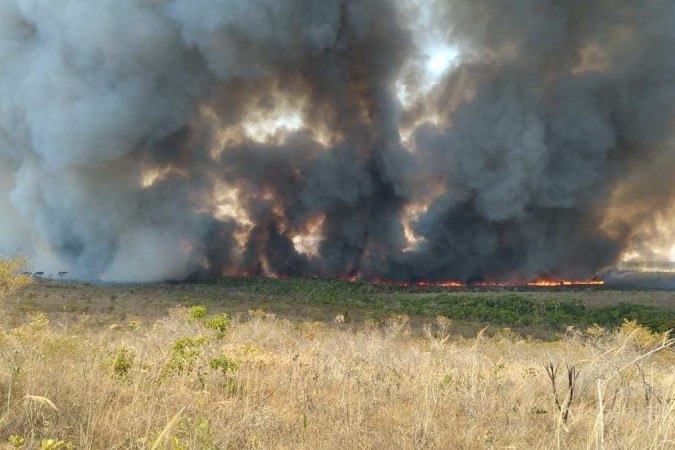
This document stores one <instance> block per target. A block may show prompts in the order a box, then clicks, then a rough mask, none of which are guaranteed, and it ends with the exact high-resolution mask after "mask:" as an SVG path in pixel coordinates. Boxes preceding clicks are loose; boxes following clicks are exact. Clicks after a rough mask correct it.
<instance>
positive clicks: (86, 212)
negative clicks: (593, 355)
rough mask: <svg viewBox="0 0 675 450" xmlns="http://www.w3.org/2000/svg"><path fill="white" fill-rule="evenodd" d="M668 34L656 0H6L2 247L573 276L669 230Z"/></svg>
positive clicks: (212, 269) (221, 262)
mask: <svg viewBox="0 0 675 450" xmlns="http://www.w3.org/2000/svg"><path fill="white" fill-rule="evenodd" d="M674 48H675V3H673V2H672V1H671V0H645V1H639V2H636V1H634V0H568V1H564V2H561V1H557V0H539V1H532V2H528V1H518V0H446V1H440V0H438V1H434V0H406V1H398V0H369V1H359V0H322V1H316V0H249V1H237V0H97V1H94V2H87V1H82V0H60V1H58V2H44V1H37V0H0V252H5V253H10V252H23V253H25V254H27V255H28V256H29V257H31V258H32V260H33V262H34V264H35V267H36V268H38V269H42V270H52V271H57V270H70V271H71V273H73V274H75V275H76V276H78V277H80V278H89V279H103V280H141V281H150V280H161V279H170V278H183V277H188V276H191V275H195V274H198V275H211V276H217V275H222V274H233V273H249V274H256V273H258V274H277V275H326V276H348V275H353V274H360V275H361V276H364V277H381V278H387V279H406V280H418V279H427V280H446V279H457V280H461V281H477V280H483V279H491V280H503V279H509V280H512V279H530V278H533V277H537V276H545V275H546V276H547V275H552V276H561V277H562V276H584V277H585V276H591V275H593V274H594V273H596V272H597V271H599V270H601V269H603V268H605V267H608V266H610V265H612V264H613V263H615V262H616V261H617V260H618V258H620V256H621V255H622V254H624V253H625V252H626V251H627V250H636V249H637V250H641V249H642V250H644V248H647V247H649V245H651V244H653V243H654V242H657V241H659V239H662V238H663V237H664V236H665V235H667V234H668V229H669V225H668V224H665V225H664V220H666V219H665V217H666V216H665V215H664V213H665V212H666V211H667V210H668V208H670V207H671V206H672V200H673V199H675V192H673V191H674V188H675V185H674V184H673V183H672V182H671V181H670V180H671V178H672V176H671V175H670V174H671V173H672V171H671V169H673V168H675V152H674V151H673V146H672V144H673V142H674V141H673V113H674V108H675V77H673V74H674V73H675V53H674V52H673V49H674ZM439 59H440V63H439V62H438V61H439Z"/></svg>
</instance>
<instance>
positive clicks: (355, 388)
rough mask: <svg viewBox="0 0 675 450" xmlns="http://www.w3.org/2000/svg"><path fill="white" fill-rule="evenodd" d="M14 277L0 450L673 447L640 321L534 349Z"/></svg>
mask: <svg viewBox="0 0 675 450" xmlns="http://www.w3.org/2000/svg"><path fill="white" fill-rule="evenodd" d="M25 281H26V280H19V282H18V283H15V284H12V285H10V284H9V283H7V281H3V278H2V275H1V273H0V285H3V286H5V287H6V289H5V291H6V292H5V293H4V295H5V296H6V298H5V300H4V303H3V304H2V306H3V308H4V310H3V315H2V318H1V320H2V322H1V325H2V327H1V330H2V331H1V332H0V442H2V444H0V447H2V448H25V449H29V448H30V449H33V448H37V449H67V448H73V449H115V448H119V449H122V448H135V449H172V450H178V449H227V448H233V449H239V448H265V449H267V448H272V449H333V448H350V449H351V448H409V449H416V448H420V449H421V448H467V449H473V448H502V449H504V448H510V449H523V448H564V449H572V448H607V449H614V448H625V449H629V448H630V449H632V448H655V449H657V448H673V447H674V446H675V411H674V410H675V369H674V368H675V354H674V352H673V351H672V349H671V348H670V346H671V345H672V341H669V340H668V338H667V335H665V334H663V333H657V332H653V331H650V330H648V329H646V328H643V327H641V326H639V325H637V324H636V323H635V322H630V321H627V322H624V323H623V324H622V325H620V326H618V327H600V326H592V325H591V326H585V327H579V326H577V327H570V328H568V329H564V328H563V329H562V330H561V331H558V332H556V333H554V334H551V338H550V339H545V340H542V339H538V338H536V337H533V336H526V335H524V334H521V332H520V331H518V332H516V331H513V329H510V328H506V327H504V326H496V325H491V326H490V327H489V328H488V329H486V330H484V331H482V332H481V331H480V330H481V329H482V327H483V325H482V324H480V325H479V326H476V327H475V328H474V329H473V332H472V333H464V331H463V330H465V329H468V328H470V327H471V324H469V323H461V324H460V323H458V322H456V321H453V320H452V319H448V318H447V317H444V316H438V317H434V316H423V315H420V316H414V317H412V318H411V316H408V315H406V314H403V313H394V312H390V311H387V310H382V309H381V310H379V311H380V313H381V318H380V319H379V320H375V319H372V318H369V317H371V316H372V314H371V313H369V312H366V311H365V310H358V308H352V309H350V310H349V311H348V314H347V316H346V317H345V314H344V312H341V311H343V309H344V308H343V304H340V305H339V306H335V305H330V304H327V305H323V306H322V305H319V304H318V302H314V303H312V302H307V304H304V303H302V302H298V303H293V302H290V303H287V304H286V305H290V306H284V305H280V304H277V303H276V302H275V301H274V298H273V297H271V296H270V295H267V294H263V293H259V294H257V296H256V295H254V294H251V293H250V292H249V291H246V292H244V293H239V294H237V293H236V292H234V291H232V290H231V289H230V290H228V289H225V290H223V289H221V290H220V291H216V290H214V289H215V288H213V287H208V286H189V285H188V286H183V285H165V286H117V287H110V286H108V287H104V286H84V285H76V284H59V283H54V282H44V283H42V284H40V283H33V284H31V285H28V286H25V287H22V286H21V284H23V282H25ZM10 291H12V292H10ZM217 292H220V294H218V293H217ZM289 295H290V294H289ZM382 295H385V294H382ZM603 295H604V294H603ZM274 306H276V307H274ZM225 310H227V311H225ZM226 312H227V313H226ZM463 336H469V337H463ZM547 366H548V368H547ZM549 371H550V373H549ZM552 379H554V380H555V388H554V383H553V382H552V381H553V380H552Z"/></svg>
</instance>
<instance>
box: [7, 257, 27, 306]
mask: <svg viewBox="0 0 675 450" xmlns="http://www.w3.org/2000/svg"><path fill="white" fill-rule="evenodd" d="M25 266H26V260H25V259H24V258H22V257H12V258H9V259H5V258H0V300H4V299H5V298H6V297H7V295H9V294H10V293H12V292H13V291H15V290H16V289H18V288H20V287H22V286H25V285H26V284H28V282H29V281H30V277H29V276H26V275H22V274H21V270H22V269H23V268H24V267H25Z"/></svg>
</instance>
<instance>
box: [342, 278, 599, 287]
mask: <svg viewBox="0 0 675 450" xmlns="http://www.w3.org/2000/svg"><path fill="white" fill-rule="evenodd" d="M349 281H350V282H351V283H356V282H357V281H364V282H367V283H372V284H375V285H391V286H400V287H436V288H470V287H484V288H490V287H541V288H548V287H550V288H553V287H561V286H570V287H574V286H603V285H604V284H605V282H604V280H601V279H599V278H591V279H584V280H564V279H561V280H558V279H549V278H546V279H536V280H531V281H479V282H473V283H463V282H461V281H414V282H408V281H392V280H382V279H379V278H376V279H372V280H361V279H359V277H357V276H351V277H349Z"/></svg>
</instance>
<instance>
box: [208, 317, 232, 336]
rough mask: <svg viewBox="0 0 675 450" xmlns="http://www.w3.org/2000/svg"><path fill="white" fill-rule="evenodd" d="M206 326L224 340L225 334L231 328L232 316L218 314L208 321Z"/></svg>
mask: <svg viewBox="0 0 675 450" xmlns="http://www.w3.org/2000/svg"><path fill="white" fill-rule="evenodd" d="M204 326H205V327H206V328H209V329H211V330H215V331H216V334H217V336H218V338H219V339H222V338H223V336H225V332H226V331H227V329H228V328H229V327H230V316H228V315H227V314H225V313H222V314H216V315H214V316H211V317H209V318H208V319H206V321H205V322H204Z"/></svg>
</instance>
